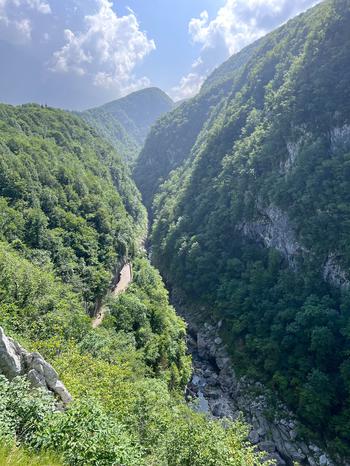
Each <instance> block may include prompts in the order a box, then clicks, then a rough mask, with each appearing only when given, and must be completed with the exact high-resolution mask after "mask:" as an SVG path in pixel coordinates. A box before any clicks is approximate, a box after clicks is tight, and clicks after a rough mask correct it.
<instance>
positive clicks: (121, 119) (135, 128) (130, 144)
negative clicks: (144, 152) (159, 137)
mask: <svg viewBox="0 0 350 466" xmlns="http://www.w3.org/2000/svg"><path fill="white" fill-rule="evenodd" d="M173 107H174V102H173V101H172V100H171V99H170V97H169V96H167V94H165V93H164V92H163V91H161V90H160V89H157V88H155V87H154V88H148V89H143V90H141V91H137V92H133V93H132V94H129V95H127V96H126V97H123V98H122V99H118V100H115V101H113V102H109V103H107V104H105V105H102V106H101V107H97V108H93V109H90V110H86V111H85V112H82V113H81V116H82V117H83V118H84V119H85V120H86V121H87V122H88V123H89V124H91V125H92V126H93V127H95V128H96V130H97V131H98V132H99V134H100V135H102V136H103V137H105V139H107V140H108V141H109V142H110V143H111V144H112V145H113V146H114V147H115V148H116V149H117V150H118V151H119V153H120V154H121V155H122V156H123V157H124V158H125V159H126V160H127V161H129V162H130V163H131V162H133V161H135V159H136V158H137V156H138V154H139V152H140V150H141V148H142V145H143V143H144V141H145V139H146V137H147V134H148V132H149V130H150V129H151V127H152V125H153V124H154V123H155V121H156V120H157V119H158V118H159V117H160V116H162V115H163V114H164V113H167V112H169V111H170V110H171V109H172V108H173Z"/></svg>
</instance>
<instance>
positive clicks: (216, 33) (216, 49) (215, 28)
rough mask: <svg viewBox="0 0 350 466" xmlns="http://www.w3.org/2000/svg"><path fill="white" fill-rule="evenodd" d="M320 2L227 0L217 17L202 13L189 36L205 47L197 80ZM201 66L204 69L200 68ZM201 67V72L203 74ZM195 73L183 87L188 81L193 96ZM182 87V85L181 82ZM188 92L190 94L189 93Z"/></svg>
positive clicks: (185, 79) (316, 0) (190, 24)
mask: <svg viewBox="0 0 350 466" xmlns="http://www.w3.org/2000/svg"><path fill="white" fill-rule="evenodd" d="M319 1H320V0H294V1H293V2H292V1H291V0H226V3H225V5H224V6H223V7H221V8H220V9H219V10H218V12H217V15H216V17H215V18H213V19H211V20H210V18H209V14H208V12H207V11H206V10H205V11H203V12H202V13H201V14H200V16H199V17H198V18H192V19H191V21H190V22H189V34H190V36H191V39H192V41H193V42H194V43H198V44H201V45H202V51H201V55H200V57H199V60H201V61H200V62H198V59H197V60H196V62H195V64H194V66H195V67H196V68H197V75H198V78H197V79H198V80H200V77H201V76H202V80H203V79H204V76H205V75H206V74H208V72H210V71H211V70H212V69H213V68H215V67H216V66H218V65H219V64H220V62H219V61H218V60H215V56H217V57H219V58H220V60H221V61H222V60H223V59H225V58H228V57H229V56H230V55H232V54H234V53H237V52H238V51H239V50H241V49H242V48H243V47H245V46H246V45H248V44H250V43H251V42H253V41H254V40H256V39H258V38H259V37H261V36H263V35H264V34H266V33H267V32H269V31H271V30H272V29H274V28H276V27H278V26H280V25H281V24H283V23H284V22H286V21H287V20H288V19H290V18H291V17H293V16H295V15H297V14H298V13H300V12H302V11H304V10H306V9H307V8H309V7H311V6H313V5H315V4H316V3H319ZM198 63H201V66H198ZM200 68H202V70H201V71H202V73H201V74H200ZM191 75H193V71H192V72H191V73H190V74H189V75H188V76H186V77H184V78H182V80H181V82H182V83H183V84H184V83H185V82H186V81H187V82H188V90H186V88H184V89H183V90H182V92H184V93H190V91H191V88H192V89H195V87H194V86H193V85H192V82H193V79H194V78H193V77H192V79H190V77H191ZM180 87H181V83H180ZM187 91H188V92H187Z"/></svg>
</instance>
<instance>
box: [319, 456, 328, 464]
mask: <svg viewBox="0 0 350 466" xmlns="http://www.w3.org/2000/svg"><path fill="white" fill-rule="evenodd" d="M328 465H329V461H328V458H327V456H326V455H322V456H320V466H328Z"/></svg>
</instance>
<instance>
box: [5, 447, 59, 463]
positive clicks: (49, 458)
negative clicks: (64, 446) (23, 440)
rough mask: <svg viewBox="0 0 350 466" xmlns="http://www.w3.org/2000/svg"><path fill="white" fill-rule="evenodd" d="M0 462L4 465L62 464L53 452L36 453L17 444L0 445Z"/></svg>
mask: <svg viewBox="0 0 350 466" xmlns="http://www.w3.org/2000/svg"><path fill="white" fill-rule="evenodd" d="M0 464H1V465H3V466H61V465H62V463H61V462H60V461H59V460H58V459H56V457H55V456H54V455H51V454H45V453H40V454H35V453H32V452H29V451H26V450H25V449H23V448H17V447H16V446H15V445H0Z"/></svg>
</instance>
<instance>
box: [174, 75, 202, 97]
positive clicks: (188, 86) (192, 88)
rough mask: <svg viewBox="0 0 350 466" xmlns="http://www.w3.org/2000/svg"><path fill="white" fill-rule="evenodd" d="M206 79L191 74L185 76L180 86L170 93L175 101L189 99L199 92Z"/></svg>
mask: <svg viewBox="0 0 350 466" xmlns="http://www.w3.org/2000/svg"><path fill="white" fill-rule="evenodd" d="M204 79H205V77H204V76H201V75H200V74H198V73H195V72H191V73H189V74H188V75H187V76H183V77H182V78H181V81H180V83H179V85H178V86H175V87H173V88H172V89H171V91H170V92H169V93H170V95H171V97H172V98H173V99H174V100H175V101H178V100H183V99H189V98H190V97H192V96H194V95H195V94H197V93H198V92H199V90H200V88H201V86H202V84H203V82H204Z"/></svg>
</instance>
